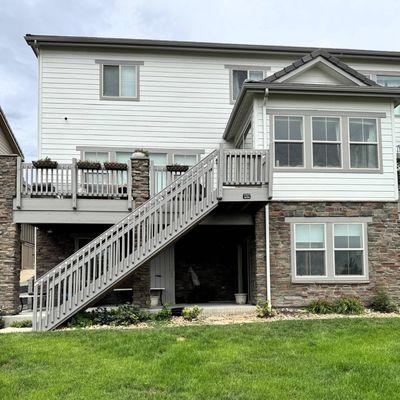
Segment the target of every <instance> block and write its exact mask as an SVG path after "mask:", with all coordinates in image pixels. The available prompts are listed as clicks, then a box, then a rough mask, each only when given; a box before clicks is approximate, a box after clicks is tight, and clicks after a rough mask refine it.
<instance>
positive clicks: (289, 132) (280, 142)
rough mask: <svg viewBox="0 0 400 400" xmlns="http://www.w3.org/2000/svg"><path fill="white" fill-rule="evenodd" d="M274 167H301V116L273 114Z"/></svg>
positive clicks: (302, 140) (302, 144)
mask: <svg viewBox="0 0 400 400" xmlns="http://www.w3.org/2000/svg"><path fill="white" fill-rule="evenodd" d="M274 127H275V128H274V136H275V167H303V166H304V152H303V147H304V139H303V117H297V116H293V117H292V116H275V119H274Z"/></svg>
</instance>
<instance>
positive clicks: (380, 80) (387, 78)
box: [376, 75, 400, 117]
mask: <svg viewBox="0 0 400 400" xmlns="http://www.w3.org/2000/svg"><path fill="white" fill-rule="evenodd" d="M376 83H377V84H378V85H381V86H387V87H400V76H399V75H397V76H396V75H376ZM394 115H395V116H397V117H400V106H397V107H396V108H395V109H394Z"/></svg>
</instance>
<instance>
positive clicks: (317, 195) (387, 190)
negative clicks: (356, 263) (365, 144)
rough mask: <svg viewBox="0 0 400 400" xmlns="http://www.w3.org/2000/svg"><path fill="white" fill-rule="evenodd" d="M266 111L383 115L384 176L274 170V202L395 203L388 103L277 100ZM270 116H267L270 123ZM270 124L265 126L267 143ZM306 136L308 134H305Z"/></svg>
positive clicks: (392, 144) (390, 117) (395, 194)
mask: <svg viewBox="0 0 400 400" xmlns="http://www.w3.org/2000/svg"><path fill="white" fill-rule="evenodd" d="M267 109H268V110H272V109H286V110H291V109H292V110H303V109H304V110H318V111H325V112H326V113H327V114H329V111H343V112H360V113H362V112H374V113H382V112H384V113H386V115H387V117H386V118H382V120H381V148H382V166H383V173H348V172H346V173H340V172H322V173H320V172H318V173H316V172H288V171H282V172H280V171H276V170H275V171H274V173H273V199H274V200H282V201H283V200H287V201H290V200H305V201H307V200H348V201H358V200H368V201H369V200H370V201H396V200H397V199H398V188H397V179H396V171H395V158H394V157H395V156H394V138H393V128H394V124H395V122H394V116H393V111H392V108H391V104H390V103H389V102H375V103H373V102H370V101H362V100H357V99H355V100H344V99H342V100H340V101H335V100H330V99H326V98H319V99H318V100H306V99H297V100H296V99H295V98H293V99H289V98H276V99H273V98H271V99H269V101H268V103H267ZM270 118H272V117H271V116H268V117H267V120H268V121H269V120H270ZM270 133H271V132H270V122H269V123H268V124H267V126H266V134H267V140H268V143H269V141H270ZM305 134H307V132H305Z"/></svg>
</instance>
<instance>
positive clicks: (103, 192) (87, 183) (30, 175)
mask: <svg viewBox="0 0 400 400" xmlns="http://www.w3.org/2000/svg"><path fill="white" fill-rule="evenodd" d="M131 178H132V174H131V165H130V163H128V164H127V169H126V170H107V169H105V168H104V167H102V168H101V169H98V170H97V169H96V170H95V169H79V168H78V167H77V162H76V160H75V159H74V160H73V161H72V163H71V164H58V165H57V167H56V168H36V167H35V166H34V165H33V164H32V163H25V162H19V163H18V182H17V183H18V188H17V205H19V206H20V205H21V197H31V198H32V197H48V198H49V197H50V198H51V197H53V198H71V200H72V207H73V208H76V202H77V198H106V199H128V200H130V199H131V197H132V179H131Z"/></svg>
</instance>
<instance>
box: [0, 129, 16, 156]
mask: <svg viewBox="0 0 400 400" xmlns="http://www.w3.org/2000/svg"><path fill="white" fill-rule="evenodd" d="M0 154H13V151H12V148H11V146H10V145H9V143H8V141H7V139H6V137H5V135H4V132H3V131H2V129H0Z"/></svg>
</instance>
